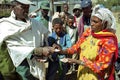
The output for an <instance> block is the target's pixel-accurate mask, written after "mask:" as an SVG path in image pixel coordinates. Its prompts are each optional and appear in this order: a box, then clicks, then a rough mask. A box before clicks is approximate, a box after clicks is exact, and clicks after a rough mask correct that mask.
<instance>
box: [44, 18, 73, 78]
mask: <svg viewBox="0 0 120 80" xmlns="http://www.w3.org/2000/svg"><path fill="white" fill-rule="evenodd" d="M52 24H53V32H52V33H51V34H50V35H49V37H48V43H49V46H53V47H54V45H56V44H57V45H59V46H60V47H61V48H62V49H63V50H64V49H66V48H69V47H71V40H70V36H69V35H68V34H66V32H64V30H63V22H62V20H61V18H55V19H54V20H53V21H52ZM65 57H66V55H64V54H57V51H56V52H54V53H53V54H52V59H53V60H50V59H49V60H48V61H49V63H48V71H47V76H46V80H55V75H56V72H57V71H58V72H59V73H58V74H59V80H66V72H67V64H66V63H63V62H61V61H60V60H61V59H63V58H65Z"/></svg>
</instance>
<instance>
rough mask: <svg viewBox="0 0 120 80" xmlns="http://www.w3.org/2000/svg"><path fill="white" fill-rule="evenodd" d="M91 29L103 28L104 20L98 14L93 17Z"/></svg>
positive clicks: (97, 30)
mask: <svg viewBox="0 0 120 80" xmlns="http://www.w3.org/2000/svg"><path fill="white" fill-rule="evenodd" d="M91 29H92V31H94V32H99V31H102V30H103V24H102V20H101V19H99V18H98V17H96V16H92V17H91Z"/></svg>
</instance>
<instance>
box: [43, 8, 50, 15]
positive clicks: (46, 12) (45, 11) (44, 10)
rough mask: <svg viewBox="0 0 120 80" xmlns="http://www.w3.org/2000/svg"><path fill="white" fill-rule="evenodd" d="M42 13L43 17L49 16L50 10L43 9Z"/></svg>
mask: <svg viewBox="0 0 120 80" xmlns="http://www.w3.org/2000/svg"><path fill="white" fill-rule="evenodd" d="M41 12H42V15H43V16H47V15H48V12H49V10H48V9H42V10H41Z"/></svg>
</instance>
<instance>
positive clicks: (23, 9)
mask: <svg viewBox="0 0 120 80" xmlns="http://www.w3.org/2000/svg"><path fill="white" fill-rule="evenodd" d="M31 4H32V2H30V1H29V0H13V1H12V11H11V15H10V17H7V18H2V19H0V75H1V76H2V77H3V79H0V80H38V79H40V80H44V79H45V65H44V63H40V62H37V60H36V59H35V56H34V55H41V56H42V55H45V56H48V54H49V53H50V50H51V48H50V47H43V45H44V44H43V42H44V41H43V40H45V39H44V38H47V35H48V33H49V31H48V30H47V28H46V27H44V25H42V23H41V22H38V21H36V20H34V19H30V18H29V17H28V12H29V6H30V5H31ZM30 63H34V65H33V64H31V65H30ZM36 64H37V65H36ZM36 68H37V69H36ZM30 69H31V70H33V71H31V70H30ZM34 69H36V70H34ZM34 72H35V73H36V74H33V73H34ZM31 73H32V74H31ZM33 76H34V77H33ZM35 77H36V78H35ZM37 78H38V79H37Z"/></svg>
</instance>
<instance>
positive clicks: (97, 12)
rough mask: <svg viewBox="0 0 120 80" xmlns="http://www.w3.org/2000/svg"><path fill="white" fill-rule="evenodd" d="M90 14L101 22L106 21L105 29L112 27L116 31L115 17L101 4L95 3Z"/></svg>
mask: <svg viewBox="0 0 120 80" xmlns="http://www.w3.org/2000/svg"><path fill="white" fill-rule="evenodd" d="M92 16H96V17H98V18H99V19H101V20H102V22H103V23H104V22H106V21H107V27H106V29H113V30H114V31H116V21H115V17H114V16H113V14H112V12H111V11H110V10H109V9H107V8H105V7H103V6H102V5H96V6H95V7H94V8H93V12H92Z"/></svg>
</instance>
